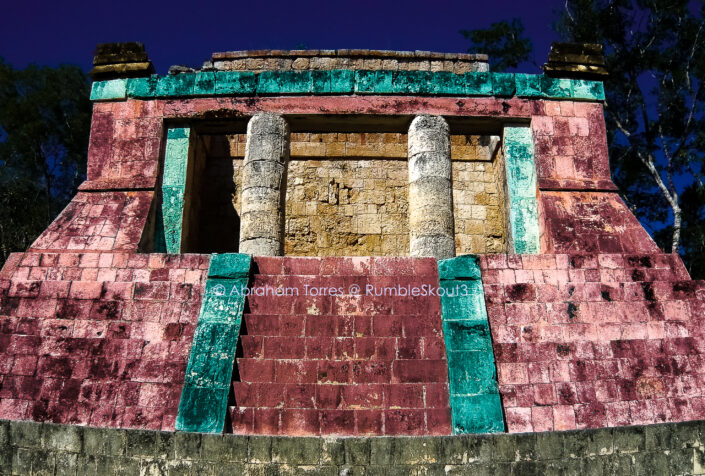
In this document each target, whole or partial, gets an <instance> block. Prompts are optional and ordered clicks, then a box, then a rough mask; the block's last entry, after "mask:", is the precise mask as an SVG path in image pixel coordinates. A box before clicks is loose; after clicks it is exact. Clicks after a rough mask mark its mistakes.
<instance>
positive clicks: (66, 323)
mask: <svg viewBox="0 0 705 476" xmlns="http://www.w3.org/2000/svg"><path fill="white" fill-rule="evenodd" d="M207 266H208V257H207V256H201V255H182V256H168V255H156V254H152V255H147V254H143V255H136V254H128V253H114V252H105V253H71V252H65V253H32V252H28V253H25V254H20V253H16V254H13V255H11V257H10V259H9V260H8V262H7V263H6V264H5V267H4V268H3V269H2V272H0V418H8V419H26V420H34V421H43V422H55V423H75V424H82V425H93V426H110V427H123V428H150V429H162V430H173V429H174V421H175V418H176V412H177V409H178V404H179V398H180V395H181V387H182V385H183V381H184V374H185V370H186V361H187V359H188V353H189V349H190V345H191V340H192V337H193V331H194V327H195V324H196V322H197V319H198V313H199V308H200V301H201V295H202V293H203V283H204V282H205V275H206V268H207Z"/></svg>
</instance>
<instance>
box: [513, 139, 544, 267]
mask: <svg viewBox="0 0 705 476" xmlns="http://www.w3.org/2000/svg"><path fill="white" fill-rule="evenodd" d="M504 160H505V167H506V174H507V189H508V191H509V223H510V225H511V232H512V242H513V243H514V252H515V253H522V254H535V253H538V252H539V250H540V244H539V216H538V201H537V198H536V193H537V192H536V167H535V165H534V143H533V136H532V133H531V129H530V128H529V127H528V126H517V127H505V128H504Z"/></svg>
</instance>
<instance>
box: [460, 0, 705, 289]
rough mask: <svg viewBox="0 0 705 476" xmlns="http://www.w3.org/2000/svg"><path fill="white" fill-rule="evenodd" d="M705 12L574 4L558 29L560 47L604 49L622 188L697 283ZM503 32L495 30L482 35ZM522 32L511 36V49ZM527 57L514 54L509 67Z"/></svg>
mask: <svg viewBox="0 0 705 476" xmlns="http://www.w3.org/2000/svg"><path fill="white" fill-rule="evenodd" d="M704 12H705V5H704V4H703V3H702V2H700V10H699V11H698V10H697V9H696V8H694V4H693V2H689V1H688V0H567V1H566V3H565V7H564V9H563V10H560V11H557V12H556V15H557V21H556V23H555V28H556V31H557V32H558V33H559V35H560V36H561V38H562V39H563V41H572V42H580V43H600V44H602V45H603V46H604V48H605V62H606V66H607V69H608V71H609V74H610V75H609V77H608V78H607V80H606V81H605V90H606V94H607V101H606V106H605V114H606V122H607V130H608V141H609V149H610V165H611V168H612V172H613V177H614V180H615V183H616V184H617V185H618V186H619V187H620V190H621V192H622V195H623V197H624V198H625V200H626V202H627V204H628V205H629V207H630V208H631V210H632V211H633V212H634V213H635V214H636V215H637V217H638V218H639V219H640V220H641V222H642V223H643V224H645V226H647V228H648V229H650V230H651V231H652V234H653V235H654V238H655V239H656V240H657V242H658V243H659V245H660V246H661V247H662V248H663V249H665V250H671V251H679V252H681V253H682V256H683V258H684V261H685V262H686V265H687V266H688V268H689V271H690V272H691V275H692V276H693V277H705V263H704V261H705V258H704V256H705V243H704V237H705V188H704V187H703V179H704V177H703V175H704V173H703V172H704V171H705V103H704V100H705V88H704V87H703V75H704V74H705V55H703V54H702V50H703V47H705V23H704V21H703V17H704V15H703V14H704ZM512 25H513V23H512ZM510 26H511V25H510ZM497 31H498V29H497V28H496V27H494V25H493V26H491V27H490V28H489V29H487V30H484V32H486V33H484V35H485V36H484V37H487V36H488V35H490V33H491V35H490V37H492V38H494V36H492V35H494V34H496V32H497ZM487 32H489V33H487ZM470 33H472V34H474V37H480V38H482V37H483V34H482V33H481V32H477V31H476V32H474V33H473V32H470ZM520 34H521V29H520V28H516V27H514V28H512V29H511V31H508V32H505V35H506V37H507V38H508V39H507V40H506V41H507V44H513V42H514V41H515V38H517V37H518V35H520ZM494 41H495V42H496V43H497V44H501V41H499V40H497V39H495V40H494ZM488 51H490V50H488ZM496 51H499V52H500V54H501V53H502V50H501V49H499V50H496ZM520 53H521V54H523V50H522V49H520V48H514V49H511V48H510V49H509V50H508V51H505V53H504V54H506V55H507V60H506V61H511V62H513V61H515V59H516V58H517V57H518V55H519V54H520Z"/></svg>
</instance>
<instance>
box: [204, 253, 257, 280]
mask: <svg viewBox="0 0 705 476" xmlns="http://www.w3.org/2000/svg"><path fill="white" fill-rule="evenodd" d="M250 261H251V257H250V255H245V254H240V253H222V254H218V253H214V254H212V255H211V261H210V265H209V267H208V277H209V278H225V279H234V278H246V277H248V276H249V273H250Z"/></svg>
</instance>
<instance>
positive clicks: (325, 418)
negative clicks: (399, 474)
mask: <svg viewBox="0 0 705 476" xmlns="http://www.w3.org/2000/svg"><path fill="white" fill-rule="evenodd" d="M229 412H230V419H231V421H232V425H233V433H235V434H245V435H247V434H249V435H251V434H260V435H286V436H321V435H341V436H353V435H360V436H364V435H390V436H391V435H404V436H421V435H447V434H448V428H450V425H451V417H450V408H427V409H388V410H340V409H325V410H315V409H279V408H235V407H229Z"/></svg>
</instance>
